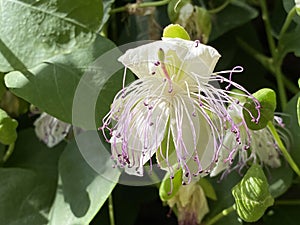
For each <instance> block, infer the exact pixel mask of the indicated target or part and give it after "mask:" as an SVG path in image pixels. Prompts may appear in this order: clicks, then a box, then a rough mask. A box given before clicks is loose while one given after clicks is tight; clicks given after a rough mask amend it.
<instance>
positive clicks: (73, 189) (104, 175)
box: [49, 132, 120, 225]
mask: <svg viewBox="0 0 300 225" xmlns="http://www.w3.org/2000/svg"><path fill="white" fill-rule="evenodd" d="M78 143H79V144H78ZM83 146H84V147H83ZM81 148H84V149H81ZM80 151H85V157H83V155H82V153H81V152H80ZM105 153H106V154H105ZM86 157H90V158H89V160H93V162H94V163H95V165H98V166H99V168H100V169H99V170H97V172H96V170H94V167H93V168H92V167H90V164H89V163H90V162H91V161H86V159H87V158H86ZM112 165H113V162H112V161H111V160H110V154H108V153H107V152H106V149H105V148H104V146H103V145H102V144H101V142H100V140H98V141H97V139H95V136H94V133H93V132H84V133H82V134H80V135H79V136H78V137H77V138H76V141H75V140H73V141H71V142H70V143H69V144H68V145H67V147H66V149H65V151H64V152H63V154H62V156H61V158H60V160H59V175H60V179H59V182H58V189H57V192H56V197H55V201H54V204H53V206H52V208H51V212H50V222H49V225H57V224H60V223H61V221H64V225H73V224H76V225H86V224H89V223H90V221H91V220H92V219H93V218H94V216H95V215H96V213H97V212H98V211H99V209H100V208H101V206H102V205H103V204H104V202H105V201H106V199H107V197H108V196H109V195H110V193H111V191H112V190H113V188H114V187H115V185H116V182H117V180H118V177H119V176H120V172H119V170H118V169H113V168H112Z"/></svg>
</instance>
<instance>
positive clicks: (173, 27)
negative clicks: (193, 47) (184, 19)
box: [163, 24, 191, 40]
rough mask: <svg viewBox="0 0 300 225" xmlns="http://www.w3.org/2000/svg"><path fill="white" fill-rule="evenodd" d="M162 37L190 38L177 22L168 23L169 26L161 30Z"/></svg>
mask: <svg viewBox="0 0 300 225" xmlns="http://www.w3.org/2000/svg"><path fill="white" fill-rule="evenodd" d="M163 37H166V38H181V39H184V40H191V38H190V36H189V34H188V33H187V32H186V30H185V29H184V28H183V27H182V26H180V25H178V24H170V25H169V26H167V27H165V29H164V31H163Z"/></svg>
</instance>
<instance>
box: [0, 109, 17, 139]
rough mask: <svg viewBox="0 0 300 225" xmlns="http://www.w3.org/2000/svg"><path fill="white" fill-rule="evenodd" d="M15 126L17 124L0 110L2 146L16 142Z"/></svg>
mask: <svg viewBox="0 0 300 225" xmlns="http://www.w3.org/2000/svg"><path fill="white" fill-rule="evenodd" d="M17 126H18V122H17V121H16V120H15V119H12V118H10V117H9V116H8V115H7V113H6V112H5V111H4V110H3V109H0V142H1V143H2V144H4V145H10V144H12V143H14V142H15V141H16V139H17V131H16V128H17Z"/></svg>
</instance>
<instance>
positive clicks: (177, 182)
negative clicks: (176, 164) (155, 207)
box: [159, 169, 182, 202]
mask: <svg viewBox="0 0 300 225" xmlns="http://www.w3.org/2000/svg"><path fill="white" fill-rule="evenodd" d="M181 185H182V170H181V169H180V170H178V171H177V172H176V173H175V174H174V176H173V177H171V175H170V174H169V173H167V174H166V175H165V177H164V179H163V181H162V182H161V185H160V188H159V196H160V199H161V200H162V201H164V202H165V201H168V200H169V199H171V198H173V197H174V196H175V194H176V193H177V192H178V190H179V188H180V186H181Z"/></svg>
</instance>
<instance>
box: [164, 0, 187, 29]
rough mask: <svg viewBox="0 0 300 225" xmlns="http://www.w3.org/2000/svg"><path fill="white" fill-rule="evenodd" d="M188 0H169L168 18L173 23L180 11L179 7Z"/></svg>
mask: <svg viewBox="0 0 300 225" xmlns="http://www.w3.org/2000/svg"><path fill="white" fill-rule="evenodd" d="M189 3H190V1H189V0H171V1H170V2H169V4H168V16H169V19H170V21H171V22H172V23H174V22H175V21H176V20H177V19H178V17H179V13H180V9H181V8H182V7H183V6H184V5H186V4H189Z"/></svg>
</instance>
